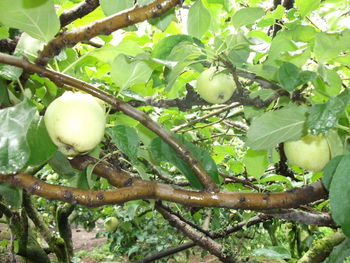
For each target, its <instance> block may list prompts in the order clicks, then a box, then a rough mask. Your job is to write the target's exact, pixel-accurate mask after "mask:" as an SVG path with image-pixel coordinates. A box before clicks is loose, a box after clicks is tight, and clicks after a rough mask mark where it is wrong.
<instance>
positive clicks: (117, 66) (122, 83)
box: [111, 54, 153, 89]
mask: <svg viewBox="0 0 350 263" xmlns="http://www.w3.org/2000/svg"><path fill="white" fill-rule="evenodd" d="M152 71H153V69H152V68H151V67H150V65H149V64H148V63H147V62H145V61H142V60H130V59H128V57H127V56H125V55H122V54H121V55H119V56H118V57H116V58H115V60H114V61H113V63H112V69H111V77H112V79H113V81H114V83H115V84H117V85H118V86H119V87H121V89H127V88H129V87H130V86H131V85H133V84H138V83H145V82H147V81H148V80H149V78H150V77H151V75H152Z"/></svg>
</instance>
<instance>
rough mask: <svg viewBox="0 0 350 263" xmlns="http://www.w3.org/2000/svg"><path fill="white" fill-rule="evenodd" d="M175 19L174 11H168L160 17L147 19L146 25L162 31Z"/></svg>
mask: <svg viewBox="0 0 350 263" xmlns="http://www.w3.org/2000/svg"><path fill="white" fill-rule="evenodd" d="M175 18H176V16H175V9H170V10H169V11H168V12H166V13H165V14H163V15H162V16H160V17H156V18H151V19H149V20H148V23H150V24H151V25H153V26H156V27H158V28H159V29H160V30H162V31H164V30H165V29H167V27H168V26H169V25H170V23H171V21H173V20H174V19H175Z"/></svg>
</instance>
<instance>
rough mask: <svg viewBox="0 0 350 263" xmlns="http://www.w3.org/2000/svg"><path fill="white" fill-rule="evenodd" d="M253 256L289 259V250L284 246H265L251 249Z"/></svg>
mask: <svg viewBox="0 0 350 263" xmlns="http://www.w3.org/2000/svg"><path fill="white" fill-rule="evenodd" d="M253 256H255V257H261V256H263V257H268V258H283V259H291V255H290V252H289V251H288V249H286V248H284V247H265V248H258V249H256V250H254V251H253Z"/></svg>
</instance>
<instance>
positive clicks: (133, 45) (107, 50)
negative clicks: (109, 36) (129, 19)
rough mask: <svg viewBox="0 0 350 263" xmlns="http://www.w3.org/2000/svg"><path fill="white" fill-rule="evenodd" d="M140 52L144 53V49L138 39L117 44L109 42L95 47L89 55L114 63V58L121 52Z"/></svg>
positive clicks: (132, 54) (128, 53)
mask: <svg viewBox="0 0 350 263" xmlns="http://www.w3.org/2000/svg"><path fill="white" fill-rule="evenodd" d="M140 53H143V50H142V48H141V47H140V46H139V44H138V43H137V42H136V41H133V40H123V41H121V42H120V43H119V44H118V45H117V46H112V45H110V44H107V45H105V46H103V47H102V48H98V49H95V50H94V51H92V52H91V53H90V54H89V55H90V56H93V57H95V58H97V59H99V60H101V61H103V62H106V63H109V64H112V63H113V60H114V59H115V58H116V57H117V56H119V55H120V54H124V55H129V56H136V55H138V54H140Z"/></svg>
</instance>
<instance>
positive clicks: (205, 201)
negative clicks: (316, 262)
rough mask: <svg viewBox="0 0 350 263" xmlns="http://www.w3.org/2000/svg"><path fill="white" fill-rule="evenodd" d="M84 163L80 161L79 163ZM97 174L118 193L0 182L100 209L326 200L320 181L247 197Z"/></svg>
mask: <svg viewBox="0 0 350 263" xmlns="http://www.w3.org/2000/svg"><path fill="white" fill-rule="evenodd" d="M79 160H81V161H79ZM91 163H96V160H95V159H94V158H90V157H87V156H85V157H84V156H80V157H76V158H75V159H73V161H72V165H73V166H74V167H75V168H76V169H83V168H85V167H86V165H87V164H91ZM94 173H95V174H97V175H99V176H101V177H105V178H107V179H109V180H110V182H111V184H112V185H117V186H119V187H121V188H120V189H116V190H106V191H98V190H97V191H93V190H82V189H77V188H73V187H67V186H60V185H52V184H47V183H45V182H44V181H42V180H40V179H38V178H35V177H33V176H31V175H28V174H24V173H21V174H16V175H4V174H0V181H3V182H7V183H10V184H12V185H15V186H17V187H21V188H24V189H26V190H27V191H28V192H29V193H30V194H35V195H38V196H41V197H44V198H46V199H53V200H60V201H63V202H67V203H71V204H81V205H85V206H89V207H97V206H103V205H108V204H122V203H124V202H127V201H131V200H139V199H156V200H164V201H170V202H176V203H180V204H184V205H188V206H194V207H223V208H235V209H250V210H270V209H276V208H296V207H299V206H300V205H303V204H307V203H310V202H313V201H316V200H319V199H321V198H324V197H326V196H327V192H326V190H325V189H324V187H323V185H322V183H321V182H320V181H318V182H315V183H313V184H310V185H307V186H305V187H302V188H294V189H289V190H287V191H285V192H279V193H245V192H242V193H241V192H228V191H220V192H217V193H214V192H207V191H194V190H189V189H183V188H180V187H176V186H171V185H166V184H161V183H157V182H148V181H144V180H141V179H137V178H132V177H131V176H130V175H129V174H128V173H126V172H125V171H120V170H116V169H114V168H113V167H112V166H110V165H108V164H106V163H101V162H100V163H99V164H98V165H96V167H95V169H94Z"/></svg>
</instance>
